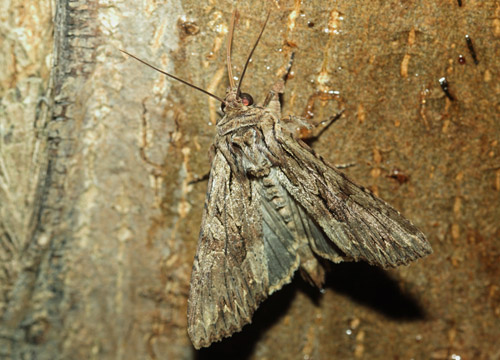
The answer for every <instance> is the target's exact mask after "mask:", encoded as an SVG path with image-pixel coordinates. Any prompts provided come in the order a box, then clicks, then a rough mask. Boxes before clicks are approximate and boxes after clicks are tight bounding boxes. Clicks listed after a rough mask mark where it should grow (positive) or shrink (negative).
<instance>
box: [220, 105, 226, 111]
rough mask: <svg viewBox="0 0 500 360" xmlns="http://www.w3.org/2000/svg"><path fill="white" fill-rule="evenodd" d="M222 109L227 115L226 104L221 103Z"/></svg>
mask: <svg viewBox="0 0 500 360" xmlns="http://www.w3.org/2000/svg"><path fill="white" fill-rule="evenodd" d="M220 109H221V111H222V112H223V113H225V111H224V110H225V109H226V103H220Z"/></svg>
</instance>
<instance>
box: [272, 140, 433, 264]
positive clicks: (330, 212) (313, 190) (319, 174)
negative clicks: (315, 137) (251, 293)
mask: <svg viewBox="0 0 500 360" xmlns="http://www.w3.org/2000/svg"><path fill="white" fill-rule="evenodd" d="M276 136H277V140H278V142H279V144H280V146H281V148H282V150H283V154H282V157H283V159H282V160H283V161H282V164H281V166H280V168H279V171H278V178H279V181H280V183H281V184H282V185H283V187H285V188H286V189H287V191H288V192H289V193H290V195H291V196H292V197H293V198H294V199H295V200H296V201H297V202H298V203H300V204H301V206H302V207H304V209H305V210H306V211H307V213H308V214H309V216H310V217H312V218H313V219H315V221H316V222H317V223H318V225H319V226H320V227H321V229H322V230H323V232H324V233H325V234H326V236H327V237H328V238H329V239H330V240H331V241H330V242H326V241H323V239H322V238H321V237H318V238H317V239H319V240H320V241H316V239H315V241H314V242H313V243H312V244H311V246H312V247H313V250H314V252H315V253H316V254H318V255H320V256H322V257H324V258H327V259H330V260H332V261H339V250H340V251H341V252H342V253H343V255H344V256H345V257H347V258H350V259H353V260H365V261H367V262H368V263H370V264H375V265H380V266H383V267H387V266H398V265H401V264H407V263H409V262H410V261H413V260H415V259H417V258H420V257H423V256H425V255H427V254H430V253H431V252H432V249H431V247H430V245H429V244H428V242H427V240H426V239H425V236H424V234H423V233H422V232H420V231H419V230H418V229H417V228H416V227H415V226H414V225H413V224H412V223H410V221H408V220H407V219H405V218H404V217H403V216H402V215H401V214H400V213H399V212H398V211H396V210H395V209H394V208H393V207H391V206H390V205H388V204H387V203H385V202H384V201H383V200H381V199H379V198H377V197H375V196H374V195H373V194H372V193H370V192H369V191H367V190H366V189H364V188H362V187H360V186H358V185H356V184H354V183H353V182H352V181H351V180H350V179H348V178H347V177H346V176H345V175H344V174H342V173H341V172H339V171H338V170H336V169H334V168H333V167H331V166H329V165H328V164H326V163H325V162H324V161H323V160H322V159H321V158H319V157H318V156H317V155H315V154H314V152H313V151H312V150H311V149H310V148H309V147H308V146H307V145H306V144H305V143H303V142H302V141H300V140H298V141H297V140H296V139H294V138H293V137H292V136H291V135H290V134H289V133H287V132H284V131H283V132H279V131H277V132H276Z"/></svg>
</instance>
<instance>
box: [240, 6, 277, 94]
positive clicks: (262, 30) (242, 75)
mask: <svg viewBox="0 0 500 360" xmlns="http://www.w3.org/2000/svg"><path fill="white" fill-rule="evenodd" d="M269 15H271V12H270V11H269V12H268V13H267V17H266V21H264V25H262V29H261V30H260V34H259V37H258V38H257V41H255V45H254V46H253V48H252V51H250V55H248V57H247V62H246V63H245V67H244V68H243V72H242V73H241V77H240V82H239V83H238V91H237V92H236V94H239V93H240V88H241V83H242V82H243V77H244V76H245V72H246V71H247V67H248V64H249V63H250V59H251V58H252V55H253V52H254V51H255V48H256V47H257V45H258V44H259V41H260V38H261V37H262V34H263V33H264V29H265V28H266V25H267V21H268V20H269Z"/></svg>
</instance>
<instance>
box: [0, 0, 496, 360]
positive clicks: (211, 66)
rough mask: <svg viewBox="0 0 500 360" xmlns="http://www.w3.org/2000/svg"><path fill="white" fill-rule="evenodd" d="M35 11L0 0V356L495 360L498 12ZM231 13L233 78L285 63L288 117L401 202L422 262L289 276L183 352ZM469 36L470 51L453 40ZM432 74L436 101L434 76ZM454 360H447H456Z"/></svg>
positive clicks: (184, 5)
mask: <svg viewBox="0 0 500 360" xmlns="http://www.w3.org/2000/svg"><path fill="white" fill-rule="evenodd" d="M460 3H461V6H460V5H459V2H458V1H455V0H448V1H438V2H430V1H425V2H417V3H412V2H408V1H383V2H373V1H343V2H331V1H326V0H325V1H322V0H314V1H310V2H300V1H275V2H258V3H257V2H249V1H241V2H237V3H234V5H233V3H232V2H227V1H226V2H220V1H219V2H213V1H201V2H199V1H190V0H179V1H170V0H169V1H166V2H157V1H144V2H134V1H129V0H125V1H122V2H96V1H71V2H69V1H55V2H51V1H40V2H37V3H36V4H27V2H24V1H21V0H14V1H10V2H4V4H3V5H1V6H0V8H1V10H2V11H1V13H2V14H3V15H2V17H1V19H0V22H1V23H0V24H1V26H0V35H1V38H2V39H3V40H2V42H0V67H1V69H2V70H3V71H1V72H0V97H1V98H0V270H1V271H0V358H5V359H191V358H209V357H211V356H215V355H219V356H221V355H231V356H233V357H235V358H247V359H263V358H277V357H278V358H283V359H293V358H299V357H300V358H304V359H305V358H309V359H331V358H339V359H350V358H360V359H361V358H372V359H387V358H415V359H429V358H432V359H450V358H452V357H453V355H456V356H460V357H461V358H462V359H494V358H497V357H499V356H500V353H499V352H498V345H497V343H498V338H500V325H499V324H500V321H499V320H500V319H499V317H500V287H499V284H498V279H499V278H500V263H499V262H498V258H499V256H500V222H499V220H498V219H500V207H499V206H498V204H499V203H500V123H499V122H498V113H499V110H500V106H499V102H498V98H499V95H500V90H499V85H498V78H499V76H500V70H499V68H500V65H499V62H498V59H499V58H500V47H499V46H498V41H499V38H500V5H499V3H498V1H494V0H488V1H477V0H471V1H467V0H463V1H461V2H460ZM233 6H237V8H238V9H239V11H240V13H241V16H240V20H239V22H238V25H237V28H236V35H235V40H234V47H233V65H234V69H233V71H234V74H235V76H239V73H240V72H241V70H242V67H243V65H244V61H245V57H246V56H247V54H248V52H249V49H250V47H251V45H253V42H254V40H255V38H256V36H257V34H258V31H259V29H260V25H261V24H262V22H263V21H264V18H265V15H266V12H267V11H268V10H271V11H272V13H271V18H270V21H269V24H268V27H267V29H266V32H265V33H264V35H263V38H262V41H261V44H260V45H259V47H258V48H257V50H256V52H255V54H254V56H253V61H252V63H251V65H250V68H249V69H248V72H247V75H246V77H245V81H244V84H243V87H242V90H243V91H244V92H247V93H250V94H252V96H253V97H254V99H255V100H256V101H257V102H262V101H263V99H264V96H265V95H266V94H267V92H268V90H269V88H270V86H271V85H272V84H273V83H274V82H275V80H276V77H277V73H278V72H279V70H280V69H283V68H284V67H285V66H286V65H287V63H288V61H289V58H290V55H291V53H292V52H294V53H295V62H294V65H293V77H292V78H290V79H289V81H288V82H287V87H286V89H285V94H284V97H283V99H284V110H283V114H284V115H287V114H296V115H301V116H306V117H308V118H309V119H310V121H311V122H318V121H322V120H324V119H326V118H328V117H329V116H331V115H332V114H335V113H336V112H337V111H338V110H339V109H345V113H344V117H343V119H342V120H339V121H337V122H336V123H335V124H334V125H333V126H331V127H330V128H329V129H328V130H327V131H325V132H324V133H323V134H322V136H321V137H320V138H319V139H318V140H317V141H315V142H313V143H312V146H313V148H314V149H315V151H316V152H317V153H319V154H321V155H322V156H323V157H324V158H325V159H326V160H327V161H329V162H330V163H337V164H342V163H354V164H355V166H353V167H350V168H348V169H346V170H345V172H346V173H347V174H348V175H349V177H350V178H352V179H353V180H355V181H356V182H357V183H359V184H360V185H364V186H366V187H369V188H370V189H371V190H373V191H374V192H375V193H376V194H377V195H378V196H380V197H382V198H383V199H384V200H386V201H387V202H388V203H390V204H392V205H393V206H394V207H395V208H397V209H398V210H400V211H401V212H402V213H403V214H404V215H405V217H407V218H409V219H411V220H412V222H413V223H414V224H415V225H417V226H418V227H419V228H420V229H421V230H422V231H423V232H424V233H425V234H426V235H427V237H428V239H429V241H430V243H431V245H432V247H433V249H434V253H433V254H432V255H431V256H429V257H427V258H425V259H423V260H420V261H418V262H417V263H415V264H412V265H410V266H408V267H402V268H397V269H394V270H388V271H385V270H380V269H378V268H374V267H370V266H368V265H365V264H362V263H357V264H339V265H332V267H331V271H330V275H329V276H328V279H327V284H326V287H325V292H324V293H323V294H321V293H319V292H317V291H316V290H315V289H313V288H311V287H310V286H309V285H308V284H306V283H304V282H303V281H302V280H301V279H300V277H298V276H296V277H295V279H294V281H293V282H292V283H291V284H290V285H288V286H286V287H285V288H284V289H282V290H281V291H279V292H277V293H276V294H274V295H272V296H271V297H270V298H269V299H268V300H267V301H266V302H265V303H264V304H263V305H262V306H261V308H260V309H259V310H258V311H257V312H256V315H255V317H254V319H253V323H252V325H248V326H246V327H245V328H244V329H243V331H242V332H241V333H239V334H236V335H235V336H233V337H232V338H230V339H228V340H224V341H223V342H221V343H218V344H215V345H213V346H212V347H210V348H208V349H205V350H202V351H200V352H196V351H195V350H194V349H193V347H192V345H191V343H190V341H189V339H188V337H187V332H186V328H187V320H186V310H187V295H188V290H189V280H190V275H191V267H192V263H193V256H194V253H195V249H196V243H197V241H198V233H199V227H200V221H201V213H202V209H203V203H204V197H205V190H206V186H207V184H206V182H198V183H195V184H190V181H191V180H193V179H195V178H196V177H197V176H203V175H204V174H206V173H207V172H208V170H209V168H210V163H209V156H208V153H209V148H210V144H211V143H212V141H213V138H214V131H215V128H214V124H215V121H216V119H217V117H218V116H219V115H218V114H217V110H218V108H219V104H218V103H217V102H216V101H215V100H213V99H211V98H209V97H208V96H205V95H203V94H202V93H199V92H197V91H195V90H193V89H190V88H188V87H186V86H185V85H183V84H180V83H176V82H173V81H171V80H169V79H167V78H165V77H164V76H162V75H161V74H158V73H155V72H153V71H152V70H151V69H149V68H146V67H144V66H143V65H141V64H139V63H137V62H136V61H134V60H132V59H130V58H127V57H125V56H123V55H122V54H121V53H120V51H119V50H118V49H120V48H122V49H126V50H127V51H129V52H131V53H133V54H135V55H137V56H139V57H141V58H144V59H146V60H148V61H150V62H151V63H153V64H155V65H157V66H159V67H162V68H164V69H165V70H166V71H169V72H171V73H173V74H175V75H177V76H179V77H180V78H183V79H186V80H188V81H190V82H192V83H193V84H196V85H198V86H200V87H202V88H204V89H207V90H209V91H211V92H214V93H216V94H217V95H219V96H223V95H224V91H225V89H226V87H227V85H228V81H227V72H226V69H225V41H226V35H227V30H228V28H229V20H230V16H231V11H232V8H233ZM465 35H469V36H470V38H471V40H472V43H473V45H474V49H475V51H476V53H477V59H478V63H477V64H475V62H474V60H473V58H472V56H471V53H470V51H469V49H468V47H467V42H466V40H465ZM442 77H446V79H447V81H448V84H449V92H450V95H451V96H450V97H452V98H453V99H454V100H451V99H450V97H447V96H446V94H445V93H444V92H443V90H442V88H441V86H440V83H439V79H440V78H442ZM455 358H456V357H455Z"/></svg>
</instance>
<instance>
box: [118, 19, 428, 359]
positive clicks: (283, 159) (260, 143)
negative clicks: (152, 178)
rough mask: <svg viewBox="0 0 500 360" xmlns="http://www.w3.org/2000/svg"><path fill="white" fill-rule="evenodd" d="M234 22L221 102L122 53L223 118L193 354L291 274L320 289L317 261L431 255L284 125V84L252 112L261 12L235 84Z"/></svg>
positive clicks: (202, 242)
mask: <svg viewBox="0 0 500 360" xmlns="http://www.w3.org/2000/svg"><path fill="white" fill-rule="evenodd" d="M235 19H236V11H234V12H233V15H232V19H231V25H230V30H229V37H228V41H227V71H228V76H229V84H230V85H229V87H228V89H227V91H226V95H225V97H224V99H222V98H219V97H217V96H216V95H213V94H211V93H209V92H207V91H205V90H203V89H200V88H197V87H195V86H194V85H191V84H189V83H188V82H186V81H184V80H182V79H179V78H177V77H175V76H173V75H171V74H168V73H165V72H164V71H162V70H160V69H158V68H156V67H154V66H152V65H149V64H148V63H146V62H144V61H143V60H140V59H138V58H136V57H135V56H133V55H131V54H128V53H127V54H128V55H130V56H132V57H134V58H135V59H137V60H139V61H141V62H143V63H145V64H146V65H148V66H150V67H152V68H154V69H155V70H158V71H160V72H162V73H163V74H165V75H167V76H169V77H171V78H174V79H176V80H179V81H181V82H183V83H185V84H187V85H189V86H192V87H195V88H196V89H198V90H200V91H203V92H205V93H206V94H208V95H209V96H212V97H214V98H216V99H218V100H219V101H220V102H221V104H222V110H223V112H224V116H223V117H222V118H221V119H219V120H218V122H217V124H216V128H217V133H216V135H215V140H214V144H213V146H212V156H211V157H212V166H211V170H210V176H209V180H208V190H207V195H206V201H205V207H204V211H203V218H202V224H201V231H200V235H199V242H198V249H197V252H196V256H195V258H194V264H193V270H192V277H191V286H190V293H189V300H188V314H187V316H188V333H189V336H190V338H191V340H192V342H193V345H194V347H195V348H196V349H199V348H201V347H206V346H210V344H212V343H213V342H215V341H220V340H221V339H223V338H225V337H228V336H231V335H232V334H233V333H235V332H238V331H240V330H241V329H242V327H243V326H244V325H246V324H248V323H250V322H251V320H252V315H253V313H254V312H255V310H256V309H257V307H258V306H259V304H260V303H261V302H262V301H263V300H264V299H266V298H267V297H268V296H269V295H270V294H272V293H273V292H275V291H277V290H279V289H281V288H282V287H283V286H284V285H285V284H287V283H289V282H290V281H291V279H292V277H293V275H294V273H295V272H296V271H297V270H300V273H301V274H302V276H303V277H304V278H305V279H306V280H307V281H309V282H310V283H311V284H313V285H315V286H317V287H319V288H321V287H322V285H323V283H324V278H325V269H324V267H323V265H322V262H323V259H327V260H330V261H332V262H334V263H338V262H342V261H358V260H363V261H366V262H368V263H370V264H373V265H379V266H382V267H395V266H398V265H402V264H408V263H409V262H410V261H413V260H415V259H418V258H421V257H423V256H425V255H427V254H430V253H431V252H432V249H431V247H430V245H429V243H428V242H427V240H426V238H425V236H424V234H423V233H422V232H420V231H419V230H418V229H417V228H416V227H415V226H414V225H413V224H412V223H411V222H410V221H408V220H407V219H405V218H404V217H403V216H401V214H400V213H399V212H398V211H396V210H395V209H394V208H393V207H391V206H390V205H388V204H386V203H385V202H384V201H383V200H381V199H379V198H377V197H376V196H374V195H373V194H372V193H370V192H369V191H368V190H366V189H364V188H363V187H361V186H358V185H356V184H355V183H353V182H352V181H351V180H350V179H349V178H348V177H346V176H345V175H344V174H343V173H342V172H340V171H339V170H338V169H337V168H335V167H333V166H331V165H329V164H328V163H327V162H326V161H324V160H323V159H322V158H321V157H319V156H318V155H316V154H315V152H314V151H313V150H312V149H311V148H310V147H309V146H308V145H307V144H306V143H305V142H303V141H302V140H301V139H300V138H299V137H298V136H297V135H296V133H297V132H296V131H295V130H296V129H297V128H303V127H306V128H308V129H310V128H311V125H308V124H307V121H306V120H305V119H302V118H300V117H296V116H287V117H282V115H281V105H280V101H279V94H281V93H282V92H283V91H284V81H283V79H280V80H279V81H278V82H277V83H276V84H275V85H274V86H273V87H272V89H271V91H270V92H269V94H268V95H267V97H266V98H265V100H264V102H263V103H262V104H260V105H257V104H254V102H253V98H252V97H251V96H250V95H248V94H246V93H242V92H241V90H240V88H241V83H242V81H243V76H244V74H245V71H246V69H247V66H248V64H249V60H250V58H251V56H252V54H253V52H254V50H255V48H256V46H257V44H258V42H259V40H260V38H261V36H262V33H263V32H264V28H265V26H266V23H267V21H268V19H269V14H268V16H267V18H266V21H265V23H264V25H263V26H262V29H261V31H260V34H259V36H258V38H257V41H256V42H255V45H254V47H253V48H252V50H251V52H250V55H249V56H248V58H247V62H246V64H245V67H244V69H243V71H242V75H241V78H240V81H239V82H238V84H236V83H235V81H234V78H233V75H232V68H231V46H232V37H233V32H234V25H235ZM122 51H123V50H122Z"/></svg>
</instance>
